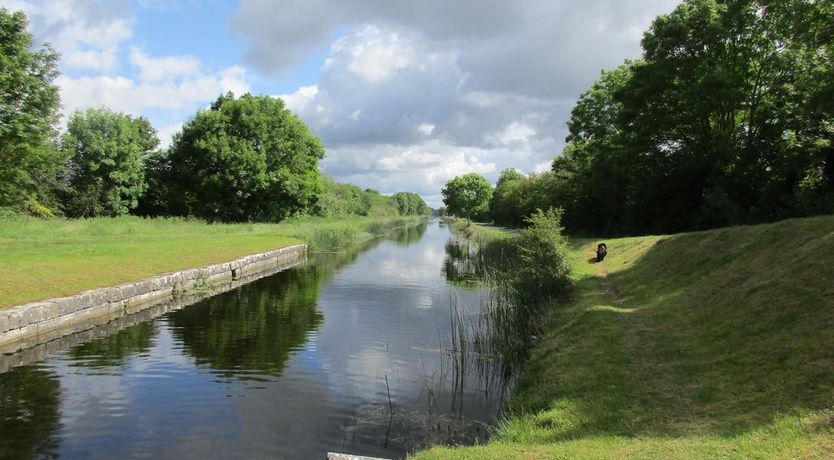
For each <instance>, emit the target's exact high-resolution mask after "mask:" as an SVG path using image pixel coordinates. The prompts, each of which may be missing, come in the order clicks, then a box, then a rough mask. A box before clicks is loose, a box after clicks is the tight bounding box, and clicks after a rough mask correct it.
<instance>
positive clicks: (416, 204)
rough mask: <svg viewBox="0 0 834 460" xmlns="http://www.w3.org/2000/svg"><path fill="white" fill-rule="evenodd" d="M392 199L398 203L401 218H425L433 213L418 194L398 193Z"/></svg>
mask: <svg viewBox="0 0 834 460" xmlns="http://www.w3.org/2000/svg"><path fill="white" fill-rule="evenodd" d="M392 199H393V200H394V201H396V202H397V209H398V210H399V212H400V215H401V216H425V215H428V214H429V213H431V209H430V208H429V206H428V205H427V204H426V202H425V201H423V198H421V197H420V195H418V194H416V193H410V192H398V193H395V194H394V196H393V197H392Z"/></svg>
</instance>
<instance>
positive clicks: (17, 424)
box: [0, 365, 61, 458]
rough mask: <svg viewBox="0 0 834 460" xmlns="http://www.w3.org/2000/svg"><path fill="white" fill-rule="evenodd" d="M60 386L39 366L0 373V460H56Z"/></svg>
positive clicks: (50, 373)
mask: <svg viewBox="0 0 834 460" xmlns="http://www.w3.org/2000/svg"><path fill="white" fill-rule="evenodd" d="M60 404H61V387H60V383H59V380H58V378H57V377H56V376H55V374H54V373H52V371H50V370H47V369H44V368H42V367H40V366H39V365H29V366H22V367H18V368H16V369H14V370H12V371H10V372H7V373H5V374H0V458H56V457H57V450H58V445H59V441H58V438H57V432H58V429H59V428H60V420H61V415H60V412H59V408H60Z"/></svg>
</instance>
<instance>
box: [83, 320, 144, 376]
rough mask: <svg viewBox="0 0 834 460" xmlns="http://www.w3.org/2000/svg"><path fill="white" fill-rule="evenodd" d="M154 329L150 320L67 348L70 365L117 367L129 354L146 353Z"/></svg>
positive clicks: (122, 364) (123, 362) (122, 363)
mask: <svg viewBox="0 0 834 460" xmlns="http://www.w3.org/2000/svg"><path fill="white" fill-rule="evenodd" d="M155 333H156V330H155V329H154V327H153V323H152V322H146V323H142V324H137V325H135V326H132V327H130V328H127V329H125V330H122V331H119V332H117V333H115V334H113V335H111V336H109V337H107V338H106V339H104V340H94V341H92V342H88V343H85V344H82V345H79V346H77V347H75V348H73V349H71V350H69V356H70V358H71V364H70V365H71V366H75V367H88V368H100V367H119V366H124V364H125V360H126V359H127V358H128V357H130V356H131V355H135V354H140V353H146V352H147V351H148V349H150V347H151V341H152V339H153V338H154V335H155Z"/></svg>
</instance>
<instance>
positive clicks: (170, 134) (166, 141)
mask: <svg viewBox="0 0 834 460" xmlns="http://www.w3.org/2000/svg"><path fill="white" fill-rule="evenodd" d="M181 129H182V123H174V124H172V125H168V126H163V127H161V128H159V129H158V130H157V133H156V135H157V137H158V138H159V146H160V147H161V148H163V149H164V148H167V147H168V146H169V145H171V140H173V138H174V134H176V133H177V132H179V130H181Z"/></svg>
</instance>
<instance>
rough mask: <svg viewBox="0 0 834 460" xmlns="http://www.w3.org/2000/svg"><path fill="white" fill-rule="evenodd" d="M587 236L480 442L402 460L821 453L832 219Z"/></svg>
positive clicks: (829, 427) (830, 430) (831, 381)
mask: <svg viewBox="0 0 834 460" xmlns="http://www.w3.org/2000/svg"><path fill="white" fill-rule="evenodd" d="M596 243H598V241H596V240H593V241H592V240H577V241H574V242H572V244H571V246H572V250H573V254H574V258H575V263H574V267H575V268H574V273H573V277H574V279H575V280H576V290H575V294H574V298H573V299H572V300H571V301H570V302H569V303H568V304H567V305H562V306H558V307H554V308H553V309H552V310H551V311H550V313H549V317H548V319H547V330H548V332H547V334H546V335H545V336H544V337H543V339H542V340H541V342H540V343H539V344H538V345H537V346H536V348H535V350H534V351H533V354H532V356H531V358H530V361H529V362H528V364H527V366H526V369H525V371H524V374H523V376H522V378H521V379H520V382H519V386H518V389H517V393H516V395H515V396H514V397H513V400H512V404H511V409H510V415H509V417H508V418H507V420H506V421H505V422H504V423H503V424H502V425H501V426H500V427H499V429H498V430H497V432H496V434H495V436H494V438H493V441H492V442H490V443H489V444H487V445H485V446H476V447H465V448H435V449H431V450H429V451H426V452H421V453H419V454H417V455H416V458H418V459H447V458H448V459H451V458H455V459H457V458H462V459H467V458H472V459H475V458H477V459H491V458H496V459H497V458H502V459H503V458H524V459H558V458H832V457H834V333H832V331H834V283H832V281H834V280H832V270H831V267H830V263H831V261H832V260H834V249H832V248H833V247H834V217H819V218H810V219H796V220H789V221H784V222H779V223H775V224H766V225H757V226H743V227H731V228H726V229H720V230H714V231H707V232H696V233H687V234H680V235H671V236H647V237H637V238H623V239H615V240H608V241H606V243H608V248H609V256H608V258H606V260H605V261H604V262H603V263H601V264H595V263H592V261H591V259H592V258H593V255H594V249H595V247H596Z"/></svg>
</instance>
